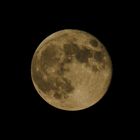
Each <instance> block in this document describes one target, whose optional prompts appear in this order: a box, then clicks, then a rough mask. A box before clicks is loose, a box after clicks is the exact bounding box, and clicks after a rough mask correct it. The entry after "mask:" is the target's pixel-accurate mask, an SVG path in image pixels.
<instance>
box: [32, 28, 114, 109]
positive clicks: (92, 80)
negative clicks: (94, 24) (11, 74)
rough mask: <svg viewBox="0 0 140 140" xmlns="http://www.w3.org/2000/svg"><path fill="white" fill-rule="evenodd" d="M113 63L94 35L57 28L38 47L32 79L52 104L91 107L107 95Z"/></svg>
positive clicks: (45, 98) (70, 107)
mask: <svg viewBox="0 0 140 140" xmlns="http://www.w3.org/2000/svg"><path fill="white" fill-rule="evenodd" d="M111 77H112V62H111V58H110V55H109V53H108V51H107V49H106V47H105V46H104V45H103V44H102V43H101V42H100V41H99V40H98V39H97V38H96V37H95V36H93V35H91V34H90V33H87V32H85V31H80V30H76V29H65V30H61V31H57V32H55V33H53V34H51V35H49V36H48V37H47V38H45V39H44V40H43V41H42V42H41V43H40V44H39V46H38V47H37V49H36V51H35V53H34V55H33V58H32V62H31V78H32V82H33V85H34V87H35V89H36V91H37V92H38V94H39V95H40V96H41V97H42V98H43V99H44V100H45V101H46V102H47V103H48V104H50V105H52V106H53V107H56V108H58V109H62V110H67V111H77V110H82V109H86V108H88V107H91V106H92V105H94V104H95V103H97V102H98V101H100V99H101V98H102V97H103V96H104V95H105V93H106V92H107V90H108V87H109V85H110V82H111Z"/></svg>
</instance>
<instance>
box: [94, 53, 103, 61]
mask: <svg viewBox="0 0 140 140" xmlns="http://www.w3.org/2000/svg"><path fill="white" fill-rule="evenodd" d="M94 58H95V60H96V61H97V62H103V60H104V53H103V52H101V51H98V52H97V51H96V52H95V53H94Z"/></svg>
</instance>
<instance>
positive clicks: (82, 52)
mask: <svg viewBox="0 0 140 140" xmlns="http://www.w3.org/2000/svg"><path fill="white" fill-rule="evenodd" d="M64 52H65V55H66V58H73V57H74V56H75V58H76V59H77V61H79V62H80V63H87V62H88V58H89V57H92V56H93V53H92V51H91V50H90V49H87V48H83V49H81V48H79V47H78V45H77V44H75V43H67V44H64ZM66 62H67V61H66ZM68 62H69V61H68ZM70 62H71V61H70Z"/></svg>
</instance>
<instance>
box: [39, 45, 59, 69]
mask: <svg viewBox="0 0 140 140" xmlns="http://www.w3.org/2000/svg"><path fill="white" fill-rule="evenodd" d="M57 50H58V48H57V46H56V45H48V46H47V48H46V49H45V50H44V51H43V52H42V54H41V65H42V67H44V65H46V66H48V67H50V66H54V65H56V64H57V62H58V61H59V59H60V58H59V57H58V55H57V54H58V51H57Z"/></svg>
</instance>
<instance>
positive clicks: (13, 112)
mask: <svg viewBox="0 0 140 140" xmlns="http://www.w3.org/2000/svg"><path fill="white" fill-rule="evenodd" d="M16 4H17V5H18V6H14V7H13V8H11V9H10V10H9V12H8V13H6V12H5V14H4V15H3V18H4V20H3V22H2V24H3V26H2V27H3V29H4V33H3V36H4V38H6V40H4V41H5V42H6V45H7V46H8V48H4V49H5V52H7V51H8V52H7V53H8V54H7V53H6V55H8V56H9V57H8V58H7V59H6V60H5V61H6V62H7V63H8V64H9V63H10V64H9V66H8V68H7V70H8V75H7V76H8V77H11V78H10V81H9V80H7V81H8V83H7V82H6V83H7V84H10V87H9V88H8V87H7V88H6V91H5V95H6V97H4V101H5V102H4V103H3V107H4V109H3V110H4V112H5V113H3V114H6V115H4V118H7V117H9V116H10V119H8V121H7V124H8V123H9V124H10V128H11V129H12V127H13V126H14V125H15V126H16V127H17V129H15V131H18V128H19V129H21V128H22V127H26V129H27V130H28V129H29V130H32V129H33V128H36V127H37V130H38V129H39V130H40V129H41V130H42V132H43V133H46V132H49V130H52V131H54V133H55V131H58V130H61V131H62V132H63V131H65V130H68V131H69V132H71V133H73V134H74V133H76V131H78V130H81V133H82V131H83V132H84V131H86V130H88V133H89V135H90V134H92V133H94V132H95V130H97V131H101V132H102V131H104V130H106V131H107V133H106V134H108V133H110V132H111V131H112V133H114V135H117V132H118V133H119V134H120V135H121V134H122V133H123V128H124V129H125V128H127V126H128V121H127V119H126V118H127V117H129V115H130V114H131V113H133V108H132V107H131V105H130V101H131V91H132V89H129V87H130V83H129V81H131V80H130V79H131V74H130V71H131V68H129V69H128V67H129V65H130V63H131V59H129V57H130V54H131V49H130V47H129V45H126V42H128V40H129V39H130V38H129V36H128V33H129V34H130V32H131V28H127V25H128V23H129V22H128V21H129V20H130V19H132V18H133V16H131V15H130V14H129V12H128V11H127V10H128V9H129V8H128V9H127V8H126V9H125V10H124V9H123V7H121V6H120V5H118V7H117V6H116V5H115V4H113V3H112V4H111V6H110V5H108V4H106V5H107V6H104V4H102V6H99V5H98V4H97V5H96V7H95V5H94V4H91V5H90V4H87V3H85V4H83V5H80V4H79V5H76V4H71V3H67V2H66V3H65V6H63V5H61V4H60V6H57V3H55V5H56V7H53V6H52V5H49V4H45V3H44V4H43V3H39V4H38V3H36V4H34V2H33V3H32V4H25V3H16ZM67 28H71V29H80V30H84V31H87V32H89V33H91V34H93V35H95V36H96V37H97V38H98V39H99V40H100V41H101V42H102V43H103V44H104V45H105V46H106V48H107V50H108V52H109V54H110V56H111V58H112V62H113V76H112V82H111V85H110V87H109V89H108V92H107V94H106V95H105V96H104V98H103V99H102V100H101V101H100V102H99V103H97V104H96V105H94V106H93V107H90V108H88V109H86V110H82V111H78V112H67V111H61V110H57V109H55V108H53V107H51V106H49V105H48V104H47V103H46V102H45V101H44V100H42V99H41V97H40V96H39V95H38V94H37V92H36V90H35V88H34V87H33V84H32V81H31V74H30V68H31V59H32V56H33V53H34V51H35V50H36V48H37V46H38V45H39V43H40V42H41V41H42V40H43V39H44V38H45V37H46V36H48V35H50V34H51V33H53V32H55V31H58V30H61V29H67ZM126 36H128V37H126ZM7 38H8V41H7ZM7 49H8V50H7ZM4 65H5V63H4ZM9 69H10V73H9ZM131 72H132V71H131ZM133 92H134V91H133ZM7 93H8V95H7ZM7 96H8V97H7ZM131 111H132V112H131ZM5 116H6V117H5ZM129 123H130V124H131V123H132V122H131V121H129ZM95 128H96V129H95ZM116 128H118V129H119V130H118V131H117V130H116ZM113 129H114V131H113ZM66 132H67V131H66ZM77 133H78V132H77ZM79 135H80V133H79Z"/></svg>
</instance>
